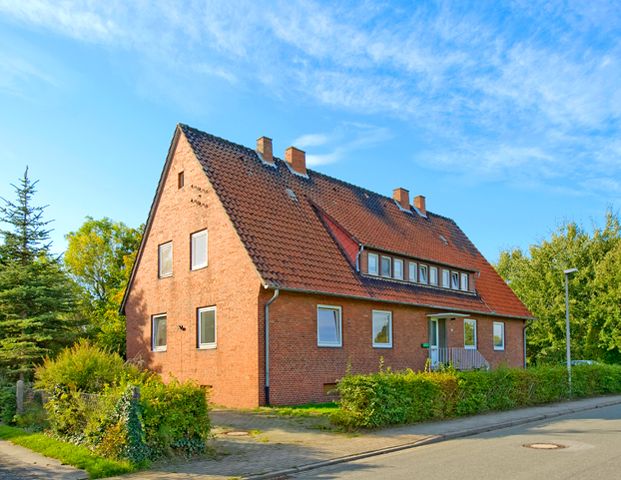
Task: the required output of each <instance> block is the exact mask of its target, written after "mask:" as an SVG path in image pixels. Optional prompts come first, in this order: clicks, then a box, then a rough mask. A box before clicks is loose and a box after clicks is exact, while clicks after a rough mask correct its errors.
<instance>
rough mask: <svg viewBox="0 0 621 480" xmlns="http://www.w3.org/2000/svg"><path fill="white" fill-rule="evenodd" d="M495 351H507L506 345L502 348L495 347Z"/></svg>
mask: <svg viewBox="0 0 621 480" xmlns="http://www.w3.org/2000/svg"><path fill="white" fill-rule="evenodd" d="M494 351H495V352H504V351H505V347H502V348H500V347H494Z"/></svg>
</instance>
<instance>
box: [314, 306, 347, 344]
mask: <svg viewBox="0 0 621 480" xmlns="http://www.w3.org/2000/svg"><path fill="white" fill-rule="evenodd" d="M342 345H343V333H342V320H341V307H335V306H331V305H317V346H319V347H340V346H342Z"/></svg>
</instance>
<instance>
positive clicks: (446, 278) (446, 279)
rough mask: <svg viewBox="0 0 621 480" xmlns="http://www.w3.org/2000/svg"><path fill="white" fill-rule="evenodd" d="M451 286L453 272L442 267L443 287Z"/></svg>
mask: <svg viewBox="0 0 621 480" xmlns="http://www.w3.org/2000/svg"><path fill="white" fill-rule="evenodd" d="M450 286H451V272H449V271H448V270H447V269H446V268H443V269H442V287H443V288H450Z"/></svg>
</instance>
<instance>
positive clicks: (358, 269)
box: [356, 244, 364, 272]
mask: <svg viewBox="0 0 621 480" xmlns="http://www.w3.org/2000/svg"><path fill="white" fill-rule="evenodd" d="M359 246H360V248H359V249H358V253H357V254H356V272H359V271H360V255H362V251H363V250H364V245H363V244H360V245H359Z"/></svg>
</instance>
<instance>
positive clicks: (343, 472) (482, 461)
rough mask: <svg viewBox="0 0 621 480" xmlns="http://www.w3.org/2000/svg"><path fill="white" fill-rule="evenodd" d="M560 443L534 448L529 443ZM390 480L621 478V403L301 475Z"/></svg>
mask: <svg viewBox="0 0 621 480" xmlns="http://www.w3.org/2000/svg"><path fill="white" fill-rule="evenodd" d="M535 442H537V443H556V444H560V445H563V446H565V447H566V448H562V449H558V450H534V449H529V448H525V447H524V446H523V445H525V444H531V443H535ZM292 477H293V478H299V479H302V478H318V479H333V478H339V479H357V480H358V479H374V480H375V479H378V478H379V479H390V480H401V479H403V480H405V479H407V480H411V479H414V480H416V479H424V480H436V479H437V480H451V479H459V480H468V479H481V480H485V479H490V480H498V479H503V480H504V479H507V480H518V479H519V480H522V479H524V480H526V479H528V480H531V479H545V480H557V479H558V480H560V479H563V480H565V479H588V480H592V479H611V480H612V479H621V405H615V406H612V407H606V408H601V409H596V410H589V411H586V412H581V413H576V414H571V415H566V416H563V417H558V418H556V419H554V420H547V421H544V422H539V423H535V424H532V423H531V424H529V425H522V426H519V427H513V428H507V429H504V430H497V431H495V432H489V433H485V434H481V435H476V436H473V437H467V438H463V439H459V440H452V441H447V442H443V443H437V444H432V445H427V446H423V447H418V448H415V449H412V450H404V451H400V452H396V453H391V454H387V455H381V456H377V457H372V458H367V459H364V460H358V461H354V462H350V463H344V464H340V465H335V466H332V467H326V468H323V469H318V470H312V471H309V472H305V473H300V474H297V475H295V476H292Z"/></svg>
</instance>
